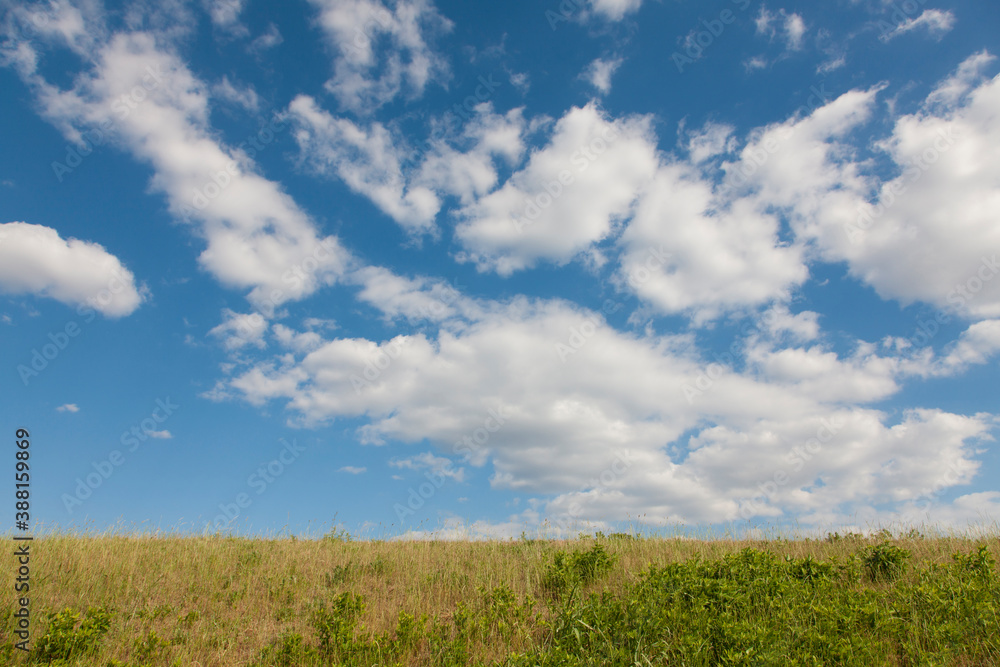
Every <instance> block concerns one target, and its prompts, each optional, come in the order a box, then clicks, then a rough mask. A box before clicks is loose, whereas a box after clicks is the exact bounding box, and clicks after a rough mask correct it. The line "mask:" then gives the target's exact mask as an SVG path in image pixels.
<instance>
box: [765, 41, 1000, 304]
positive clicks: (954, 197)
mask: <svg viewBox="0 0 1000 667" xmlns="http://www.w3.org/2000/svg"><path fill="white" fill-rule="evenodd" d="M992 60H993V58H992V56H989V55H987V54H985V53H982V54H978V55H975V56H973V57H971V58H969V59H968V60H967V61H966V62H965V63H963V64H962V66H961V67H959V68H958V70H957V71H956V72H955V73H954V74H953V75H952V76H950V77H948V78H947V79H946V80H945V81H943V82H942V83H941V84H940V85H939V86H938V87H937V88H936V89H935V90H934V91H933V92H932V93H931V94H930V95H929V96H928V98H927V100H926V102H925V103H924V105H923V106H922V108H921V109H920V110H918V111H917V112H915V113H913V114H907V115H903V116H901V117H899V118H897V119H896V120H895V123H894V126H893V129H892V133H891V135H890V136H889V137H886V138H885V139H884V140H883V141H881V142H880V143H878V144H877V145H878V147H879V148H880V149H881V151H882V152H883V154H884V155H885V156H886V157H887V158H888V159H889V160H890V164H891V165H892V169H893V170H894V171H895V173H896V175H895V176H894V177H892V178H888V179H884V180H880V179H878V178H876V177H874V176H873V175H872V174H871V173H869V172H867V171H866V169H865V167H864V165H862V164H860V162H859V161H858V160H857V159H852V157H851V156H852V155H854V151H853V150H852V149H851V147H850V146H849V145H848V144H846V143H845V142H843V141H840V140H839V139H840V138H841V137H844V136H845V133H846V132H848V131H849V130H850V129H852V128H856V127H859V126H861V125H862V124H864V123H865V122H866V121H867V120H868V119H869V118H870V116H871V113H872V110H873V107H874V103H875V96H876V94H877V92H878V90H877V89H873V90H870V91H867V92H861V91H856V92H852V93H848V94H845V95H843V96H841V97H840V98H838V99H837V100H835V101H833V102H831V103H830V104H828V105H825V106H824V107H822V108H820V109H817V110H816V111H815V112H813V113H812V114H811V115H810V116H809V117H808V118H806V119H803V120H801V121H797V122H791V121H790V122H789V123H786V124H784V126H782V127H779V128H773V129H771V130H770V131H769V132H772V133H773V132H786V133H787V132H788V131H789V130H791V131H793V134H791V135H789V138H788V139H787V140H786V141H784V143H783V146H782V147H781V148H780V149H778V150H776V151H775V152H774V153H773V154H767V152H766V151H765V152H764V153H760V151H761V150H762V149H763V148H764V146H763V143H762V142H764V141H766V140H767V138H768V134H767V133H765V135H763V137H762V138H761V139H760V140H758V141H756V142H753V143H752V146H751V147H749V148H750V150H754V151H758V153H759V154H761V155H768V157H767V159H766V161H765V162H764V164H763V165H762V166H761V167H760V168H759V169H757V170H756V171H755V173H754V174H753V175H751V176H749V177H748V179H747V180H749V181H750V183H751V186H752V187H756V188H759V190H758V194H757V195H756V196H757V197H759V198H760V199H761V200H763V201H767V202H770V204H771V205H774V206H784V207H787V208H786V210H787V211H788V213H789V217H790V220H791V224H792V226H793V227H794V228H795V231H796V232H797V234H798V235H799V236H800V237H802V238H804V239H812V240H814V241H815V243H816V245H817V247H818V248H819V250H820V251H821V252H822V253H823V254H824V256H825V257H827V258H828V259H831V260H834V261H847V263H848V266H849V267H850V270H851V272H852V273H853V274H854V275H856V276H857V277H858V278H859V279H861V280H863V281H864V282H866V283H868V284H870V285H871V286H872V287H874V288H875V289H876V290H877V291H878V293H879V294H880V295H881V296H882V297H883V298H887V299H898V300H899V301H901V302H902V303H911V302H914V301H923V302H926V303H931V304H934V305H935V306H939V307H942V308H947V309H952V310H955V311H957V312H959V313H961V314H962V315H965V316H970V317H975V318H989V317H996V316H997V315H998V314H1000V281H997V280H993V278H994V277H995V276H996V275H997V273H998V272H1000V265H998V264H997V257H996V255H995V254H994V252H993V250H992V249H995V248H997V247H1000V229H998V228H997V226H996V224H994V222H995V216H994V215H993V214H992V211H995V210H997V207H998V206H1000V189H998V187H997V183H998V177H1000V171H998V166H997V163H996V160H993V159H992V155H993V154H994V153H995V152H996V149H997V147H998V146H1000V123H998V121H997V118H998V116H997V110H998V109H1000V79H997V78H993V79H985V78H984V77H982V75H981V74H980V72H981V70H982V68H983V67H984V66H985V65H986V64H988V63H990V62H992Z"/></svg>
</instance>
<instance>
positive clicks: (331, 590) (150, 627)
mask: <svg viewBox="0 0 1000 667" xmlns="http://www.w3.org/2000/svg"><path fill="white" fill-rule="evenodd" d="M8 543H9V544H11V542H8ZM9 551H10V552H13V548H12V549H10V550H9ZM998 557H1000V539H998V537H997V536H996V534H995V533H994V534H992V535H988V536H983V535H979V536H962V535H934V536H924V535H920V534H917V533H915V532H910V533H909V534H906V535H899V534H897V535H892V534H890V533H889V532H888V531H883V532H882V533H877V534H871V535H859V534H848V535H843V536H842V535H838V534H831V535H827V536H826V537H825V538H818V539H782V538H776V539H726V538H721V539H700V540H698V539H688V538H662V537H635V536H631V535H625V534H613V535H607V536H605V535H603V534H600V533H598V534H597V535H590V536H583V535H581V536H580V537H579V538H578V539H574V540H539V539H528V538H525V537H523V538H522V539H520V540H509V541H486V542H483V541H386V540H368V541H355V540H352V539H351V538H350V536H348V535H346V534H344V533H335V532H334V533H330V534H328V535H326V536H324V537H321V538H316V539H296V538H294V537H283V538H274V539H252V538H241V537H231V536H228V537H227V536H223V535H215V536H200V537H191V536H180V535H170V534H159V533H157V534H137V535H127V534H126V535H123V534H111V533H109V534H80V533H76V534H74V533H52V534H48V535H44V536H41V537H38V538H36V540H35V541H34V543H33V546H32V585H31V605H30V606H31V610H32V639H31V650H30V651H29V652H27V653H25V652H24V651H19V650H15V648H14V642H15V641H16V639H15V638H14V635H13V632H14V629H15V620H14V616H13V614H14V611H15V608H16V607H15V600H14V599H13V596H14V594H13V592H9V593H8V595H6V596H4V602H3V604H4V607H3V609H2V615H0V619H2V620H0V626H2V627H0V659H2V662H3V663H4V664H12V665H29V664H53V665H55V664H59V665H87V666H93V665H100V666H102V667H103V666H107V667H112V666H117V667H122V666H124V665H128V666H130V667H140V666H143V665H149V666H156V665H177V666H190V665H197V666H201V667H208V666H215V665H240V666H247V667H250V666H254V667H265V666H278V665H287V666H292V665H512V666H515V665H518V666H519V665H524V666H528V665H880V666H881V665H955V666H962V667H968V666H972V665H1000V616H998V612H1000V576H998V570H997V559H998ZM8 560H9V561H10V562H9V568H10V571H11V572H13V571H14V569H15V564H14V559H13V558H10V557H9V558H8Z"/></svg>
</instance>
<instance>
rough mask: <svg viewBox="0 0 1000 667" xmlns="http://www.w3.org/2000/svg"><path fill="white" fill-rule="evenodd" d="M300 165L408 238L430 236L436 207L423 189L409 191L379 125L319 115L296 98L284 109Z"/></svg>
mask: <svg viewBox="0 0 1000 667" xmlns="http://www.w3.org/2000/svg"><path fill="white" fill-rule="evenodd" d="M288 109H289V113H290V115H291V118H292V121H293V122H294V123H295V125H296V128H297V129H296V131H295V140H296V141H297V142H298V144H299V150H300V151H301V154H302V157H303V159H305V160H306V161H307V162H308V164H309V165H310V166H311V167H312V168H313V169H314V170H315V171H316V172H318V173H320V174H329V173H332V175H335V176H337V177H338V178H340V179H341V180H343V181H344V183H346V184H347V186H348V187H350V188H351V189H352V190H354V191H355V192H357V193H359V194H362V195H364V196H366V197H368V198H369V199H371V200H372V202H373V203H374V204H375V205H376V206H378V207H379V208H380V209H381V210H382V211H383V212H385V213H386V214H387V215H389V216H391V217H392V218H393V219H394V220H396V221H397V222H398V223H400V224H401V225H403V227H405V228H406V229H408V230H410V231H412V232H422V231H424V232H425V231H431V230H432V229H433V228H434V218H435V216H436V215H437V212H438V210H439V209H440V208H441V203H440V201H439V200H438V197H437V195H435V194H434V192H433V191H431V190H430V189H428V188H426V187H423V186H419V185H417V186H413V187H409V186H408V185H407V183H406V178H405V176H404V174H403V169H402V165H401V161H402V159H403V157H404V155H403V152H402V151H401V150H400V149H399V148H397V146H396V145H395V143H394V142H393V138H392V136H391V135H390V133H389V131H388V130H387V129H386V128H385V127H384V126H383V125H382V124H381V123H372V124H371V125H370V126H369V127H368V128H367V129H365V128H362V127H360V126H358V125H357V124H355V123H354V122H353V121H351V120H349V119H346V118H337V117H334V116H332V115H331V114H329V113H327V112H326V111H323V110H322V109H320V108H319V107H318V106H317V105H316V101H315V100H314V99H313V98H311V97H308V96H305V95H300V96H298V97H296V98H295V99H294V100H292V103H291V104H290V105H289V107H288Z"/></svg>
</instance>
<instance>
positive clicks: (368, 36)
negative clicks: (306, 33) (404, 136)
mask: <svg viewBox="0 0 1000 667" xmlns="http://www.w3.org/2000/svg"><path fill="white" fill-rule="evenodd" d="M310 2H311V3H312V4H313V6H315V7H316V8H317V9H318V10H319V19H318V20H319V24H320V26H321V27H322V29H323V31H324V33H325V34H326V37H327V40H328V42H329V45H330V48H331V49H332V50H333V51H334V52H335V53H336V58H335V60H334V75H333V78H332V79H330V81H329V82H328V83H327V88H328V89H329V90H330V92H331V93H333V94H334V96H336V98H337V100H338V101H339V102H340V104H341V105H342V106H343V107H344V108H345V109H347V110H350V111H353V112H355V113H367V112H371V111H374V110H375V109H377V108H378V107H380V106H382V105H383V104H385V103H387V102H389V101H390V100H392V99H394V98H395V97H396V96H397V95H399V94H401V93H405V94H406V95H407V97H410V98H416V97H419V96H420V95H422V94H423V91H424V88H425V87H426V86H427V84H428V83H433V82H438V83H443V82H446V81H447V78H448V76H449V68H448V63H447V61H446V60H445V59H444V58H443V57H442V56H441V55H439V54H438V53H436V52H435V51H434V50H433V49H432V48H431V46H430V45H429V44H428V38H430V37H433V36H434V35H436V34H439V33H444V32H448V31H450V30H451V28H452V23H451V21H449V20H448V19H446V18H445V17H443V16H441V14H439V13H438V11H437V8H436V7H435V6H434V4H433V2H431V1H430V0H398V2H396V3H394V5H393V9H391V10H390V9H388V8H387V7H386V6H385V5H384V4H382V2H379V1H378V0H310ZM404 86H405V90H404Z"/></svg>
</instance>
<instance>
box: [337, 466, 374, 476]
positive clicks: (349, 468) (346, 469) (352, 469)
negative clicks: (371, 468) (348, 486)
mask: <svg viewBox="0 0 1000 667" xmlns="http://www.w3.org/2000/svg"><path fill="white" fill-rule="evenodd" d="M367 470H368V468H358V467H356V466H343V467H342V468H338V469H337V472H346V473H349V474H351V475H360V474H361V473H363V472H366V471H367Z"/></svg>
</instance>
